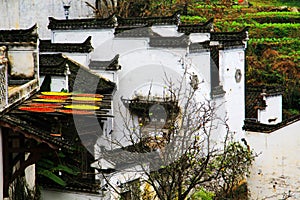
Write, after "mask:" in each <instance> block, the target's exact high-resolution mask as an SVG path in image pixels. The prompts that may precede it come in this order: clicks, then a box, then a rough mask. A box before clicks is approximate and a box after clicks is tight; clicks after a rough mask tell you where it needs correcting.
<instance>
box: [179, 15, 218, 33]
mask: <svg viewBox="0 0 300 200" xmlns="http://www.w3.org/2000/svg"><path fill="white" fill-rule="evenodd" d="M213 22H214V19H213V18H211V19H210V20H208V21H207V22H206V23H204V24H180V25H179V26H178V32H180V33H185V34H187V35H188V34H190V33H210V32H211V31H213Z"/></svg>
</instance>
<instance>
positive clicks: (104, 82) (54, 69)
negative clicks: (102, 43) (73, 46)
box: [40, 54, 115, 94]
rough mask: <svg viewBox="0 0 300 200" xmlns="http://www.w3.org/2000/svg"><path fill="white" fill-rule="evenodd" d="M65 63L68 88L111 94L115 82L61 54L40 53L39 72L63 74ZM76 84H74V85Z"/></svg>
mask: <svg viewBox="0 0 300 200" xmlns="http://www.w3.org/2000/svg"><path fill="white" fill-rule="evenodd" d="M67 65H68V66H69V70H70V72H71V74H70V75H69V90H70V91H71V92H72V91H73V90H76V91H78V90H80V92H83V93H100V94H101V93H102V94H111V93H112V92H113V90H114V89H115V83H113V82H111V81H109V80H108V79H105V78H103V77H100V76H99V75H97V74H95V73H93V72H92V71H91V70H90V69H89V68H87V67H84V66H82V65H80V64H79V63H76V62H75V61H73V60H71V59H69V58H68V57H66V56H63V55H62V54H41V55H40V74H41V75H59V76H64V74H65V71H66V70H67ZM74 84H76V85H74Z"/></svg>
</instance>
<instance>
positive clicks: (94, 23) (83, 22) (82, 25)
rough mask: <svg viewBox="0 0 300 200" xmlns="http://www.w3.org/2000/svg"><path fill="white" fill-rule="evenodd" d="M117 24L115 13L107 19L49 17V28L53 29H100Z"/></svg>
mask: <svg viewBox="0 0 300 200" xmlns="http://www.w3.org/2000/svg"><path fill="white" fill-rule="evenodd" d="M115 24H116V17H115V16H114V15H112V16H110V17H108V18H105V19H99V18H84V19H54V18H53V17H49V25H48V28H49V29H51V30H77V29H100V28H114V27H115Z"/></svg>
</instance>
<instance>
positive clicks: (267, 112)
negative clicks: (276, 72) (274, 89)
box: [257, 95, 282, 124]
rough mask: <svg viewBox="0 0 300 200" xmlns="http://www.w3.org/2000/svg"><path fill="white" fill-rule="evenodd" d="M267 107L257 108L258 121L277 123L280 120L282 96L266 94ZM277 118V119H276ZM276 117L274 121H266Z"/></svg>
mask: <svg viewBox="0 0 300 200" xmlns="http://www.w3.org/2000/svg"><path fill="white" fill-rule="evenodd" d="M265 98H266V105H267V107H266V108H265V109H264V110H260V109H259V110H258V111H257V112H258V121H259V122H260V123H263V124H277V123H280V122H281V121H282V96H281V95H276V96H266V97H265ZM276 118H277V119H276ZM269 119H276V120H275V121H270V122H269V121H268V120H269Z"/></svg>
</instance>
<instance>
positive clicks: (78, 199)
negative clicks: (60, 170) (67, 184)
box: [41, 189, 105, 200]
mask: <svg viewBox="0 0 300 200" xmlns="http://www.w3.org/2000/svg"><path fill="white" fill-rule="evenodd" d="M41 199H42V200H99V199H102V200H104V199H105V198H103V197H102V195H101V194H98V195H96V194H95V195H93V194H89V193H80V192H67V191H64V192H63V191H55V190H46V189H42V190H41Z"/></svg>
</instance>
